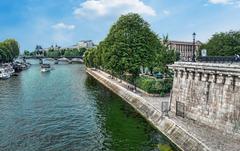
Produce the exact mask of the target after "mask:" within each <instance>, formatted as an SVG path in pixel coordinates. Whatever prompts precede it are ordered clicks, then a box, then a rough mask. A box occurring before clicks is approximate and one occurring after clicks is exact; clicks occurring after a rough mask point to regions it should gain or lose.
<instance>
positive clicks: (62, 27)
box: [52, 22, 75, 30]
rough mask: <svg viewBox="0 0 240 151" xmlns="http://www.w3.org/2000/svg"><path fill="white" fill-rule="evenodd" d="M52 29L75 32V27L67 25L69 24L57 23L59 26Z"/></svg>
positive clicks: (56, 25)
mask: <svg viewBox="0 0 240 151" xmlns="http://www.w3.org/2000/svg"><path fill="white" fill-rule="evenodd" d="M52 28H54V29H67V30H73V29H75V25H67V24H65V23H62V22H61V23H57V24H55V25H53V26H52Z"/></svg>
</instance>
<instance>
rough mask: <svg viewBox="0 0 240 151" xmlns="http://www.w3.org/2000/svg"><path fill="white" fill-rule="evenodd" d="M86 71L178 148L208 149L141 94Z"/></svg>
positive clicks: (96, 72)
mask: <svg viewBox="0 0 240 151" xmlns="http://www.w3.org/2000/svg"><path fill="white" fill-rule="evenodd" d="M86 71H87V73H88V74H89V75H91V76H92V77H94V78H95V79H96V80H98V81H99V82H100V83H102V84H103V85H104V86H106V87H107V88H109V89H110V90H111V91H113V92H114V93H116V94H117V95H119V96H120V97H121V98H123V99H124V100H125V101H126V102H128V103H129V104H130V105H131V106H132V107H133V108H134V109H135V110H136V111H138V112H139V113H140V114H141V115H142V116H143V117H144V118H145V119H146V120H148V121H149V122H150V123H151V124H152V125H153V126H154V127H156V128H157V129H158V130H159V131H160V132H161V133H163V134H164V135H165V136H166V137H168V138H169V139H170V140H171V141H172V142H173V143H174V144H176V145H177V146H178V147H179V148H180V149H182V150H185V151H207V150H210V149H209V148H208V147H207V146H206V145H204V144H203V143H202V142H201V141H200V140H198V139H197V138H195V137H193V136H192V135H191V134H190V133H188V132H187V131H185V130H184V129H183V128H181V127H180V126H178V125H177V124H176V123H175V122H174V121H172V120H171V119H170V118H168V117H165V116H163V115H162V112H161V111H159V110H158V109H156V108H155V107H154V106H152V105H151V104H149V103H148V102H147V101H146V100H145V99H143V98H142V97H141V96H139V95H137V94H135V93H133V92H131V91H129V90H127V89H126V88H124V87H122V86H120V85H119V84H118V83H117V82H113V81H112V80H110V79H108V78H107V77H105V76H102V75H101V72H99V71H94V70H91V69H86Z"/></svg>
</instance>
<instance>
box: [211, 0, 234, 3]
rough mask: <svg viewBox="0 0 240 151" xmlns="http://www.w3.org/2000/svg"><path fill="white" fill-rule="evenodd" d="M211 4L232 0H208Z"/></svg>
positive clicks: (230, 0)
mask: <svg viewBox="0 0 240 151" xmlns="http://www.w3.org/2000/svg"><path fill="white" fill-rule="evenodd" d="M208 1H209V2H210V3H212V4H229V3H231V2H232V0H208Z"/></svg>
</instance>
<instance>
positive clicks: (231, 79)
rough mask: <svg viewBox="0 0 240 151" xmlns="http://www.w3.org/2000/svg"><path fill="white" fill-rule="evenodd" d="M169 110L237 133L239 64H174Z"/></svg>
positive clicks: (239, 92)
mask: <svg viewBox="0 0 240 151" xmlns="http://www.w3.org/2000/svg"><path fill="white" fill-rule="evenodd" d="M169 68H171V69H172V70H173V71H174V82H173V89H172V96H171V111H173V112H174V113H176V114H178V115H180V116H183V117H185V118H190V119H192V120H194V121H196V122H199V123H202V124H205V125H207V126H210V127H213V128H217V129H219V130H222V131H224V132H227V133H231V134H236V135H239V134H240V65H236V64H235V65H234V64H216V63H190V62H176V63H174V64H173V65H170V66H169Z"/></svg>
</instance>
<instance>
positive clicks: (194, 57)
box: [192, 32, 196, 62]
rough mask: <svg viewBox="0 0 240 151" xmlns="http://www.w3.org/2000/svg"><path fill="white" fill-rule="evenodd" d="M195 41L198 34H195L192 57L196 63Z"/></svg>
mask: <svg viewBox="0 0 240 151" xmlns="http://www.w3.org/2000/svg"><path fill="white" fill-rule="evenodd" d="M195 40H196V33H195V32H194V33H193V56H192V62H196V58H195V50H196V46H195V43H196V42H195Z"/></svg>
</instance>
